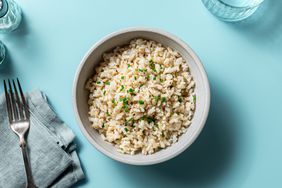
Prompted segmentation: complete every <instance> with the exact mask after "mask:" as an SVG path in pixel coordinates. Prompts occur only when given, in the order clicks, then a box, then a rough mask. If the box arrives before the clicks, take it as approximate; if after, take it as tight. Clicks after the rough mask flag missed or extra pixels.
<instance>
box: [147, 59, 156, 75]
mask: <svg viewBox="0 0 282 188" xmlns="http://www.w3.org/2000/svg"><path fill="white" fill-rule="evenodd" d="M149 63H150V68H151V69H152V70H153V71H154V72H157V70H156V65H155V63H154V61H153V60H152V59H151V60H150V61H149Z"/></svg>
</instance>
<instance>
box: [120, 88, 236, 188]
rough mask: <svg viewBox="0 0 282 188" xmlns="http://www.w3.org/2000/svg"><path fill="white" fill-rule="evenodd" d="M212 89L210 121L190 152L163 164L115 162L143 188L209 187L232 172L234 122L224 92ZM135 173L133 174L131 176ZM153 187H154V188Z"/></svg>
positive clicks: (234, 146) (188, 150) (234, 154)
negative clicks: (138, 165) (139, 164)
mask: <svg viewBox="0 0 282 188" xmlns="http://www.w3.org/2000/svg"><path fill="white" fill-rule="evenodd" d="M218 91H219V90H216V89H215V90H212V100H211V101H212V104H211V109H210V114H209V118H208V120H207V123H206V126H205V128H204V130H203V132H202V133H201V134H200V136H199V138H198V139H197V140H196V142H195V143H193V144H192V145H191V146H190V148H189V149H187V150H186V151H185V152H184V153H182V154H181V155H179V156H178V157H176V158H174V159H172V160H170V161H167V162H165V163H161V164H157V165H153V166H142V167H138V168H136V167H134V166H130V165H124V164H119V163H116V165H117V166H118V168H119V169H121V170H122V171H123V172H124V173H128V176H130V178H131V179H132V181H134V182H135V183H134V184H137V185H142V183H144V182H148V181H149V182H150V184H151V185H146V187H154V188H155V187H159V186H160V187H164V185H166V186H165V187H189V186H193V187H211V186H212V185H215V184H216V182H217V181H220V180H222V179H223V178H224V177H225V176H227V175H228V173H229V172H230V171H231V170H230V169H231V166H232V163H233V162H234V158H236V149H237V147H238V145H237V143H238V142H237V141H236V139H237V138H238V136H239V135H238V134H239V133H238V132H239V131H238V130H237V129H236V128H238V126H237V121H236V120H237V119H238V118H236V117H235V116H234V115H235V113H233V111H232V107H231V106H230V105H229V103H228V101H227V99H226V98H225V96H224V95H223V93H219V92H218ZM134 174H135V175H134ZM153 184H154V185H153Z"/></svg>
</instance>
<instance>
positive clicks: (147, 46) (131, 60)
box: [73, 28, 210, 165]
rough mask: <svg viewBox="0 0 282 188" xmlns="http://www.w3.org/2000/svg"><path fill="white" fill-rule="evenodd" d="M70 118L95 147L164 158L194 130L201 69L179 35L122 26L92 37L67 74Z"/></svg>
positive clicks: (131, 159) (138, 159)
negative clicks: (74, 68)
mask: <svg viewBox="0 0 282 188" xmlns="http://www.w3.org/2000/svg"><path fill="white" fill-rule="evenodd" d="M73 101H74V110H75V115H76V119H77V121H78V124H79V126H80V129H81V131H82V133H83V134H84V136H85V137H86V138H87V139H88V141H89V142H90V143H91V144H92V145H93V146H94V147H95V148H96V149H97V150H99V151H100V152H102V153H103V154H105V155H106V156H108V157H110V158H112V159H115V160H117V161H120V162H123V163H127V164H132V165H151V164H156V163H160V162H164V161H167V160H169V159H171V158H173V157H175V156H177V155H178V154H180V153H181V152H183V151H184V150H185V149H187V148H188V147H189V146H190V145H191V144H192V143H193V142H194V141H195V139H196V138H197V137H198V135H199V134H200V132H201V131H202V129H203V127H204V125H205V122H206V119H207V116H208V112H209V106H210V88H209V82H208V78H207V75H206V72H205V70H204V68H203V65H202V64H201V61H200V60H199V58H198V57H197V55H196V54H195V53H194V52H193V50H192V49H191V48H190V47H189V46H188V45H187V44H186V43H185V42H183V41H182V40H180V39H179V38H177V37H175V36H173V35H172V34H170V33H167V32H165V31H161V30H158V29H149V28H128V29H123V30H120V31H117V32H114V33H112V34H110V35H108V36H106V37H105V38H103V39H102V40H100V41H99V42H97V43H96V44H95V45H94V46H93V47H92V48H91V49H90V50H89V51H88V52H87V53H86V55H85V56H84V58H83V59H82V61H81V63H80V65H79V67H78V69H77V72H76V76H75V79H74V87H73Z"/></svg>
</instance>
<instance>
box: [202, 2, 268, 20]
mask: <svg viewBox="0 0 282 188" xmlns="http://www.w3.org/2000/svg"><path fill="white" fill-rule="evenodd" d="M202 2H203V4H204V5H205V6H206V7H207V9H208V10H209V11H210V12H211V13H212V14H214V15H215V16H217V17H218V18H220V19H221V20H224V21H240V20H243V19H245V18H247V17H249V16H251V15H252V14H253V13H254V12H255V11H256V10H257V8H258V7H259V5H260V4H261V3H262V2H263V0H202Z"/></svg>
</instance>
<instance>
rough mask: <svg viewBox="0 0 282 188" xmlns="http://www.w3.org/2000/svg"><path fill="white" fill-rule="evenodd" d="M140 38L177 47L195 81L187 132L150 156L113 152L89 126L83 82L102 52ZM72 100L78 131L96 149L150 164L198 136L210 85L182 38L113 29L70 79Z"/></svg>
mask: <svg viewBox="0 0 282 188" xmlns="http://www.w3.org/2000/svg"><path fill="white" fill-rule="evenodd" d="M137 37H141V38H145V39H150V40H154V41H157V42H160V43H162V44H163V45H164V46H169V47H171V48H172V49H175V50H177V51H178V52H179V53H180V54H181V55H182V57H183V58H185V59H186V61H187V62H188V64H189V67H190V70H191V73H192V75H193V77H194V80H195V82H196V96H197V100H196V111H195V115H194V117H193V120H192V124H191V125H190V127H189V128H188V129H187V132H186V133H185V134H183V135H181V136H180V138H179V141H178V142H177V143H175V144H172V145H171V146H170V147H168V148H166V149H162V150H160V151H158V152H156V153H154V154H152V155H142V154H137V155H127V154H121V153H119V152H117V150H116V148H115V147H114V146H113V145H112V144H110V143H108V142H106V141H104V140H102V138H101V136H100V135H99V134H98V132H97V131H96V130H94V129H93V128H91V127H90V122H89V120H88V104H87V101H88V94H89V93H88V91H87V90H86V89H85V83H86V81H87V79H88V78H89V77H91V75H92V74H93V68H94V67H95V66H96V65H97V64H98V63H99V61H100V60H101V57H102V54H103V53H104V52H106V51H109V50H111V49H113V48H115V47H116V46H120V45H124V44H127V43H128V42H129V41H130V40H131V39H134V38H137ZM73 102H74V110H75V115H76V118H77V121H78V124H79V126H80V129H81V131H82V132H83V134H84V135H85V137H86V138H87V139H88V141H89V142H90V143H91V144H92V145H93V146H95V148H97V149H98V150H99V151H100V152H102V153H104V154H105V155H107V156H109V157H111V158H112V159H115V160H117V161H120V162H123V163H127V164H133V165H150V164H156V163H160V162H163V161H166V160H169V159H171V158H173V157H175V156H177V155H178V154H180V153H181V152H183V151H184V150H185V149H186V148H188V147H189V146H190V145H191V144H192V143H193V142H194V140H195V139H196V138H197V137H198V135H199V134H200V132H201V130H202V129H203V127H204V125H205V122H206V119H207V116H208V112H209V106H210V88H209V82H208V79H207V75H206V73H205V70H204V68H203V66H202V64H201V62H200V60H199V58H198V57H197V55H196V54H195V53H194V52H193V50H192V49H191V48H190V47H189V46H188V45H187V44H185V43H184V42H183V41H182V40H180V39H178V38H177V37H175V36H173V35H172V34H170V33H167V32H164V31H161V30H157V29H148V28H128V29H123V30H121V31H117V32H114V33H112V34H110V35H108V36H106V37H105V38H103V39H102V40H100V41H99V42H97V43H96V44H95V45H94V46H93V47H92V48H91V49H90V50H89V51H88V52H87V53H86V55H85V56H84V58H83V59H82V61H81V63H80V65H79V67H78V69H77V72H76V76H75V79H74V85H73Z"/></svg>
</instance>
